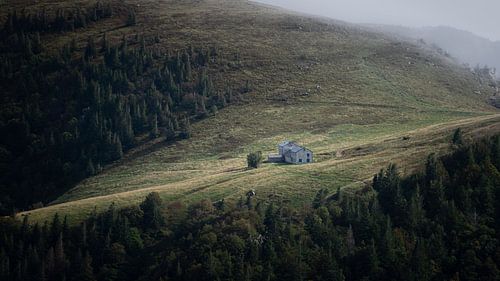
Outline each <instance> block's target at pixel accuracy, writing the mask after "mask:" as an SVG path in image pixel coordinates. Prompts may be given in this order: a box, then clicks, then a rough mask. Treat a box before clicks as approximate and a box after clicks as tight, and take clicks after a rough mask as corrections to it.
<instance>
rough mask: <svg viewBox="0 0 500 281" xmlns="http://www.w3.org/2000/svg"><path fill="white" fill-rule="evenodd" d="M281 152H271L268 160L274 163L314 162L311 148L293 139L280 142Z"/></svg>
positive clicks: (279, 148)
mask: <svg viewBox="0 0 500 281" xmlns="http://www.w3.org/2000/svg"><path fill="white" fill-rule="evenodd" d="M278 153H279V154H269V156H268V161H269V162H272V163H280V162H285V163H291V164H307V163H312V162H313V153H312V151H311V150H309V149H307V148H305V147H303V146H300V145H298V144H296V143H295V142H292V141H284V142H282V143H280V144H278Z"/></svg>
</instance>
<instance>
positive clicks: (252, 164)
mask: <svg viewBox="0 0 500 281" xmlns="http://www.w3.org/2000/svg"><path fill="white" fill-rule="evenodd" d="M247 163H248V168H258V167H259V166H260V164H261V163H262V152H260V151H257V152H252V153H250V154H248V155H247Z"/></svg>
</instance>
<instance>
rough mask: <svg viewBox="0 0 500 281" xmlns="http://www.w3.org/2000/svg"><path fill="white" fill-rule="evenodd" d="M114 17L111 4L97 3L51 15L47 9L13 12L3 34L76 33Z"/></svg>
mask: <svg viewBox="0 0 500 281" xmlns="http://www.w3.org/2000/svg"><path fill="white" fill-rule="evenodd" d="M112 16H113V6H112V5H111V3H109V2H108V3H103V2H97V3H96V4H95V5H93V6H91V7H87V8H77V9H57V10H56V11H55V14H50V13H49V12H47V11H46V10H45V9H43V10H39V11H36V12H27V11H26V10H21V11H17V10H13V11H10V12H9V13H8V15H7V20H6V21H5V24H4V26H3V29H2V32H1V34H2V35H3V36H9V35H12V34H16V33H21V32H22V33H32V32H39V33H49V32H65V31H74V30H75V29H78V28H83V27H86V26H87V25H88V24H90V23H92V22H97V21H99V20H101V19H105V18H111V17H112Z"/></svg>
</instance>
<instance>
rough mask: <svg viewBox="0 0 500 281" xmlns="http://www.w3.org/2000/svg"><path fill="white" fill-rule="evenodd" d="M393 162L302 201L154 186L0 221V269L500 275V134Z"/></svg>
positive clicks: (336, 276)
mask: <svg viewBox="0 0 500 281" xmlns="http://www.w3.org/2000/svg"><path fill="white" fill-rule="evenodd" d="M425 166H426V167H425V171H423V172H422V173H418V174H414V175H410V176H408V177H401V176H400V175H399V174H398V171H397V168H396V166H394V165H390V166H389V167H388V168H387V169H384V170H383V171H381V172H380V173H379V174H377V175H376V176H375V178H374V180H373V185H372V186H371V187H367V188H365V189H364V190H361V191H359V192H357V193H355V194H352V193H349V192H344V191H338V192H337V193H336V194H334V195H330V193H329V192H328V190H327V189H321V190H319V191H318V193H317V195H316V197H315V198H314V200H313V202H312V204H311V207H310V208H309V209H307V208H306V209H305V210H304V209H302V210H296V209H293V208H291V207H288V206H285V205H280V204H273V203H265V202H264V201H260V200H258V194H257V196H255V193H254V192H253V191H252V192H249V193H247V198H246V200H244V199H243V198H242V199H241V200H240V201H239V202H237V203H236V205H233V204H229V203H226V202H225V201H223V200H222V201H218V202H216V203H212V202H210V201H208V200H204V201H201V202H198V203H196V204H192V205H190V206H185V205H183V204H182V203H179V202H174V203H171V204H170V205H167V206H166V205H165V204H163V203H162V200H161V198H160V197H159V195H158V194H156V193H152V194H149V195H148V196H147V198H146V199H145V200H144V201H143V203H142V204H140V206H139V207H130V208H126V209H122V210H117V209H116V208H115V207H114V206H113V205H111V206H110V207H109V209H108V211H107V212H105V213H103V214H100V215H98V214H95V213H94V214H93V215H92V216H91V217H90V218H89V219H88V220H86V221H85V222H83V223H81V224H80V225H79V226H74V227H69V226H68V224H67V223H66V221H65V220H64V219H61V218H60V217H59V216H57V215H56V216H55V217H54V218H53V219H52V222H50V223H45V224H42V225H39V224H35V225H30V224H29V223H28V221H27V220H25V221H24V222H23V223H20V222H17V221H13V220H4V221H2V222H1V225H0V279H1V280H436V281H438V280H439V281H442V280H465V281H469V280H470V281H472V280H489V281H491V280H500V272H499V266H500V245H499V238H500V237H499V233H500V223H499V222H500V217H499V216H500V173H499V168H500V138H499V137H495V138H492V139H488V140H485V141H482V142H480V143H477V144H475V145H472V146H469V147H466V146H464V147H461V148H459V149H458V150H457V151H456V152H455V153H453V154H452V155H449V156H446V157H443V158H437V157H435V156H433V155H431V156H429V158H428V160H427V162H426V165H425Z"/></svg>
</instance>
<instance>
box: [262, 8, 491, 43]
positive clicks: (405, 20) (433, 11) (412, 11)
mask: <svg viewBox="0 0 500 281" xmlns="http://www.w3.org/2000/svg"><path fill="white" fill-rule="evenodd" d="M256 1H258V2H263V3H268V4H273V5H277V6H282V7H284V8H287V9H291V10H298V11H302V12H305V13H310V14H316V15H322V16H328V17H332V18H335V19H339V20H345V21H350V22H357V23H380V24H397V25H406V26H437V25H447V26H452V27H455V28H459V29H464V30H468V31H472V32H474V33H476V34H478V35H481V36H483V37H486V38H489V39H492V40H500V0H256Z"/></svg>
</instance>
